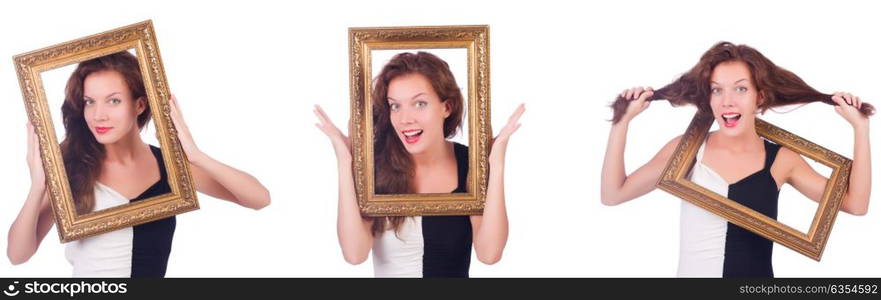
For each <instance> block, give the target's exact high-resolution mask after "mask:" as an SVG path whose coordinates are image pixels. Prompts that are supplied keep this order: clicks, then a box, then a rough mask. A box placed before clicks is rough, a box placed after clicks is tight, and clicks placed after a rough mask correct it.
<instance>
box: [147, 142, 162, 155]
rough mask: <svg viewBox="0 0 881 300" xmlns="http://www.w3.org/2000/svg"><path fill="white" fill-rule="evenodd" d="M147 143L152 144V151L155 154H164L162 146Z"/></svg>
mask: <svg viewBox="0 0 881 300" xmlns="http://www.w3.org/2000/svg"><path fill="white" fill-rule="evenodd" d="M147 145H148V146H150V151H151V152H153V154H158V155H161V154H162V149H161V148H159V147H156V146H153V145H150V144H147Z"/></svg>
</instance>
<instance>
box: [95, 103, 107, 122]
mask: <svg viewBox="0 0 881 300" xmlns="http://www.w3.org/2000/svg"><path fill="white" fill-rule="evenodd" d="M108 118H109V116H108V115H107V109H106V108H105V107H104V106H103V105H101V104H98V103H96V104H95V105H94V106H93V107H92V119H93V120H95V121H107V119H108Z"/></svg>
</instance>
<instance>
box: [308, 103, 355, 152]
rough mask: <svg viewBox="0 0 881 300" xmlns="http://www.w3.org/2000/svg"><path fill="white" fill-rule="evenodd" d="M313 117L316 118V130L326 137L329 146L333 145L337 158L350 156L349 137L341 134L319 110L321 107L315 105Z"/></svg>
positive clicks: (322, 111) (350, 145) (321, 110)
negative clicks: (328, 140)
mask: <svg viewBox="0 0 881 300" xmlns="http://www.w3.org/2000/svg"><path fill="white" fill-rule="evenodd" d="M313 112H314V113H315V116H317V117H318V123H316V124H315V126H316V127H318V129H321V132H324V134H326V135H327V137H328V138H330V142H331V144H333V150H334V151H336V154H337V157H340V155H347V157H351V156H352V143H351V141H350V140H349V137H348V136H346V135H345V134H343V132H342V131H340V129H339V128H337V127H336V125H334V124H333V122H332V121H331V120H330V118H328V117H327V114H326V113H324V110H323V109H321V106H319V105H315V109H314V110H313Z"/></svg>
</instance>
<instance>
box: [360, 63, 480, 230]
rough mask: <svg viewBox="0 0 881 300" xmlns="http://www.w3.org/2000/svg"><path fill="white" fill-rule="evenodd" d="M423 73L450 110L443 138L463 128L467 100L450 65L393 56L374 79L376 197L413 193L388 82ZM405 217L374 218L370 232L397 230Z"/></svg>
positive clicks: (410, 167) (408, 159)
mask: <svg viewBox="0 0 881 300" xmlns="http://www.w3.org/2000/svg"><path fill="white" fill-rule="evenodd" d="M408 74H421V75H422V76H425V77H426V78H428V81H430V82H431V87H432V88H433V89H434V91H435V93H437V95H438V97H439V98H440V99H441V102H443V103H445V104H446V105H448V107H449V108H450V116H449V117H447V118H446V119H444V136H445V137H446V138H452V137H453V136H454V135H455V134H456V132H457V131H458V130H459V129H460V128H461V126H462V115H463V108H462V106H463V105H464V104H463V102H464V98H463V97H462V91H461V90H460V89H459V85H458V84H456V79H455V78H454V77H453V72H452V71H450V66H449V65H448V64H447V63H446V62H445V61H443V60H442V59H440V58H438V57H437V56H435V55H434V54H431V53H428V52H422V51H419V52H416V53H410V52H404V53H400V54H398V55H395V56H394V57H392V59H391V60H390V61H389V62H388V63H387V64H386V65H385V66H384V67H383V68H382V71H380V72H379V75H377V76H376V78H374V79H373V92H372V94H371V98H372V101H373V137H374V142H373V152H374V164H373V165H374V178H375V180H376V184H375V191H376V194H408V193H413V192H414V189H413V186H412V180H411V178H412V177H413V161H412V158H411V157H410V153H408V152H407V149H406V148H404V144H403V143H401V139H400V138H398V136H397V134H396V133H395V129H394V128H393V127H392V123H391V118H390V116H391V109H390V107H389V104H388V86H389V83H390V82H391V81H392V80H393V79H395V78H397V77H399V76H403V75H408ZM403 222H404V217H382V218H375V219H374V222H373V227H372V228H371V231H372V232H373V234H377V233H380V232H382V231H384V230H386V229H388V228H392V229H394V230H395V231H397V230H398V228H400V226H401V224H402V223H403Z"/></svg>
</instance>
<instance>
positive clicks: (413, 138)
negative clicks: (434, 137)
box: [401, 129, 422, 144]
mask: <svg viewBox="0 0 881 300" xmlns="http://www.w3.org/2000/svg"><path fill="white" fill-rule="evenodd" d="M401 134H403V135H404V142H405V143H407V144H415V143H417V142H419V137H420V136H422V129H407V130H404V131H401Z"/></svg>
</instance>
